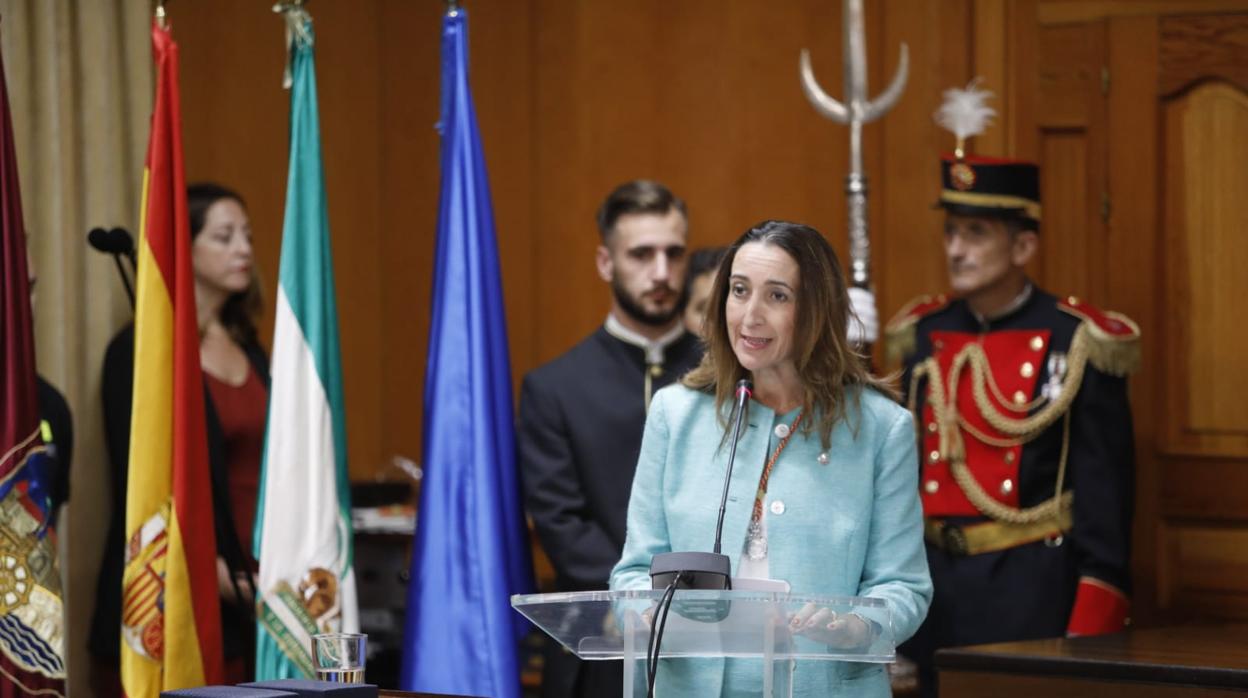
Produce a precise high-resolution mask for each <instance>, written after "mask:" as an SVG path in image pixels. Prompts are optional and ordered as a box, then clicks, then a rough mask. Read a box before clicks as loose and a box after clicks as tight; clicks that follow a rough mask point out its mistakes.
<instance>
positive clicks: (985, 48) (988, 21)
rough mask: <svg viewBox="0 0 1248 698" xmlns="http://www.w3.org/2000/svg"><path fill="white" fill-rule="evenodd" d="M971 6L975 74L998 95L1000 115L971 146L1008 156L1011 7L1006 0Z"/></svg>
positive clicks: (984, 0) (982, 1)
mask: <svg viewBox="0 0 1248 698" xmlns="http://www.w3.org/2000/svg"><path fill="white" fill-rule="evenodd" d="M972 7H973V10H972V19H971V21H972V26H973V31H972V34H971V37H970V41H971V44H972V46H973V59H972V60H973V65H974V72H975V76H976V77H979V78H982V79H983V87H985V88H987V89H989V90H992V91H993V92H994V93H996V97H997V98H996V100H995V101H994V106H995V107H996V109H997V119H996V120H995V123H994V125H993V126H992V127H991V128H989V129H988V130H987V131H986V132H984V133H983V134H982V135H979V136H976V137H975V140H974V144H973V146H972V147H973V148H974V150H975V152H977V153H982V154H985V155H995V156H997V157H1006V156H1007V155H1008V154H1009V136H1010V133H1009V125H1008V124H1009V118H1010V111H1009V107H1010V71H1009V65H1008V64H1009V58H1010V46H1009V41H1008V38H1009V32H1008V31H1007V30H1006V27H1007V19H1006V18H1007V16H1008V14H1009V8H1008V7H1007V3H1006V0H974V3H973V6H972Z"/></svg>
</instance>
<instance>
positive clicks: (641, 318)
mask: <svg viewBox="0 0 1248 698" xmlns="http://www.w3.org/2000/svg"><path fill="white" fill-rule="evenodd" d="M611 293H612V294H613V295H614V296H615V302H616V304H617V305H619V306H620V310H623V311H624V314H625V315H627V316H629V317H630V318H632V319H634V320H636V321H637V322H640V323H641V324H643V325H650V326H651V327H662V326H663V325H666V324H668V323H670V322H671V321H672V320H674V319H675V318H676V315H677V314H678V313H679V312H680V310H681V307H682V306H683V305H684V303H682V302H679V301H678V302H676V303H673V304H672V307H671V308H670V309H669V310H665V311H663V312H661V313H652V312H650V311H649V310H646V309H645V308H644V307H642V305H641V304H640V303H638V302H637V301H636V300H635V299H634V298H633V297H632V296H630V295H629V294H628V289H626V288H624V286H623V285H622V284H621V283H620V281H619V279H618V278H616V279H612V281H611Z"/></svg>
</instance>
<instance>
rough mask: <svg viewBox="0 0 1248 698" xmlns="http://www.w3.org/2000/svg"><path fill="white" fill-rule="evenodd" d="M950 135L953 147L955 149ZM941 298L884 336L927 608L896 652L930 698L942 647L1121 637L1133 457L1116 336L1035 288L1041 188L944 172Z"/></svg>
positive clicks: (1132, 355) (1001, 174)
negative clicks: (904, 402) (898, 404)
mask: <svg viewBox="0 0 1248 698" xmlns="http://www.w3.org/2000/svg"><path fill="white" fill-rule="evenodd" d="M959 135H962V134H959ZM941 175H942V191H941V196H940V206H942V207H943V208H944V209H945V212H946V223H945V241H944V244H945V253H946V257H947V261H948V270H949V275H950V282H951V286H952V288H953V291H954V297H945V296H934V297H930V296H924V297H922V298H919V299H917V300H915V301H913V302H911V303H910V304H908V305H907V306H906V307H905V308H903V309H902V310H901V312H900V313H899V314H898V315H897V316H896V317H895V318H894V319H893V320H892V321H891V322H890V323H889V325H888V326H887V328H886V339H887V341H888V350H889V354H890V355H892V356H893V357H898V358H900V359H902V362H903V368H904V372H903V380H904V383H903V390H905V391H906V394H907V397H908V400H909V404H910V407H911V409H912V411H913V412H914V414H915V418H916V426H917V428H918V430H919V434H918V436H917V438H918V440H919V452H920V460H921V463H920V464H918V467H919V468H920V479H919V486H920V489H921V499H922V502H923V510H924V517H925V534H926V539H927V552H928V561H929V565H930V568H931V574H932V581H933V585H934V587H935V598H934V600H933V602H932V607H931V611H930V612H929V613H928V616H927V620H926V622H925V623H924V625H923V626H922V628H921V629H920V630H919V633H918V634H917V635H916V636H915V637H914V639H912V640H911V641H910V642H909V643H907V645H905V646H903V648H902V652H903V653H904V654H906V656H909V657H911V658H912V659H915V660H916V661H917V662H918V663H919V666H920V680H921V685H922V687H923V693H924V694H925V695H934V694H935V681H934V679H935V674H934V671H933V666H932V655H933V653H934V652H935V650H937V649H940V648H942V647H951V646H961V645H971V644H979V643H986V642H1001V641H1011V640H1025V639H1033V638H1044V637H1061V636H1068V635H1089V634H1099V633H1108V632H1114V631H1117V630H1121V629H1122V628H1123V627H1124V625H1125V623H1126V619H1127V610H1128V593H1129V586H1130V580H1129V568H1130V565H1129V553H1130V538H1131V517H1132V503H1133V495H1134V465H1135V462H1134V453H1133V438H1132V427H1131V413H1130V408H1129V406H1128V403H1127V385H1126V378H1125V377H1126V375H1127V374H1128V373H1129V372H1130V371H1131V370H1132V369H1133V368H1134V366H1135V365H1136V363H1137V361H1138V351H1139V350H1138V339H1139V329H1138V327H1137V326H1136V325H1135V323H1134V322H1132V321H1131V320H1130V319H1128V318H1126V317H1124V316H1122V315H1119V314H1116V313H1112V312H1105V311H1102V310H1100V309H1098V308H1096V307H1094V306H1093V305H1091V304H1089V303H1087V302H1085V301H1083V300H1081V299H1078V298H1074V297H1070V296H1063V297H1060V298H1059V297H1055V296H1053V295H1050V294H1049V293H1046V292H1045V291H1044V290H1042V289H1040V288H1038V287H1036V286H1035V285H1034V284H1033V283H1032V282H1031V280H1030V279H1028V278H1027V275H1026V273H1025V272H1024V270H1023V266H1024V265H1025V264H1026V263H1027V261H1028V260H1029V259H1030V258H1031V257H1032V256H1033V254H1034V252H1035V250H1036V248H1037V246H1038V244H1039V241H1040V233H1039V231H1040V218H1041V209H1040V197H1039V171H1038V168H1037V167H1036V166H1035V165H1033V164H1030V163H1024V162H1014V161H1005V160H997V159H987V158H975V157H963V156H962V153H961V143H959V149H958V153H957V154H956V155H955V156H952V157H946V158H945V159H944V160H943V162H942V165H941Z"/></svg>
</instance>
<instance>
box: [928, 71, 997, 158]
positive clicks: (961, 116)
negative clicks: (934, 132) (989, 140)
mask: <svg viewBox="0 0 1248 698" xmlns="http://www.w3.org/2000/svg"><path fill="white" fill-rule="evenodd" d="M993 96H994V95H993V94H992V92H991V91H990V90H981V89H979V78H975V79H974V80H972V81H971V82H970V84H968V85H967V86H966V89H958V88H956V87H951V88H949V89H947V90H945V101H944V102H943V103H942V104H941V105H940V109H937V110H936V113H935V114H934V116H935V118H936V123H938V124H940V125H941V126H943V127H945V128H946V129H948V130H950V131H952V132H953V134H954V135H955V136H957V137H958V143H961V142H962V140H963V139H965V138H970V137H971V136H978V135H979V134H981V133H983V132H984V130H985V129H986V128H988V126H989V124H990V123H991V122H992V117H994V116H996V115H997V110H995V109H993V108H992V107H990V106H988V105H987V104H985V102H987V101H988V99H989V98H990V97H993Z"/></svg>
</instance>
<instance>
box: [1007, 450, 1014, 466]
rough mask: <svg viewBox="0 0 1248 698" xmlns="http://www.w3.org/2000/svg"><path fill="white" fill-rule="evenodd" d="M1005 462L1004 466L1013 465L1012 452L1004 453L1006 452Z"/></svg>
mask: <svg viewBox="0 0 1248 698" xmlns="http://www.w3.org/2000/svg"><path fill="white" fill-rule="evenodd" d="M1005 462H1006V464H1010V463H1013V462H1014V452H1013V451H1006V452H1005Z"/></svg>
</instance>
